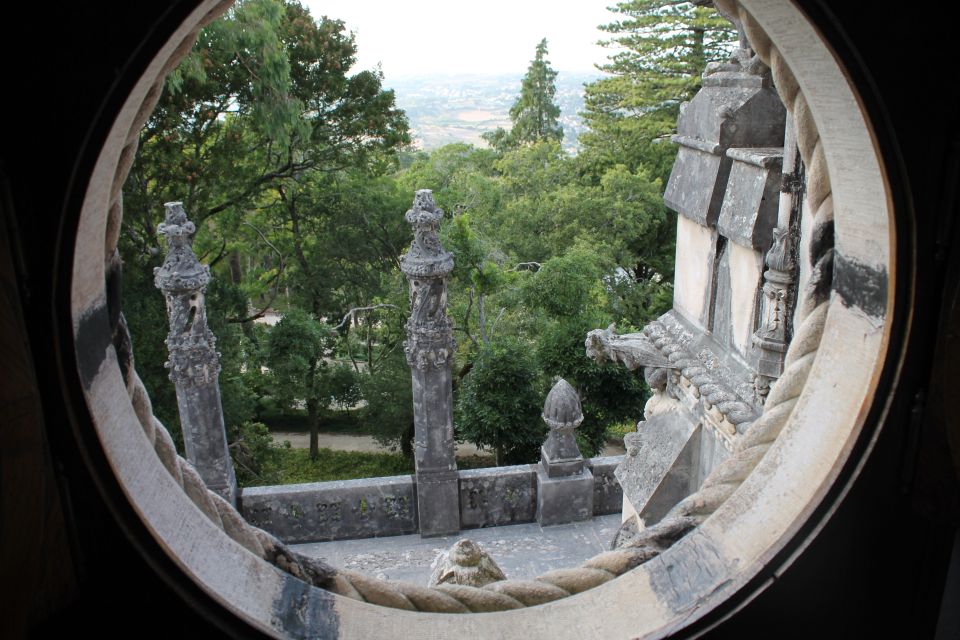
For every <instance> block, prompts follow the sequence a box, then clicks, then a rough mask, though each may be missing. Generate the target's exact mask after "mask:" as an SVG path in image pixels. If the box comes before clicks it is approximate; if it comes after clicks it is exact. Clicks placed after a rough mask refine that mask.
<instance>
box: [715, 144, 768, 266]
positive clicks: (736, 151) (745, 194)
mask: <svg viewBox="0 0 960 640" xmlns="http://www.w3.org/2000/svg"><path fill="white" fill-rule="evenodd" d="M727 157H728V158H730V159H732V160H733V164H732V166H731V167H730V176H729V178H728V180H727V188H726V192H725V193H724V196H723V204H722V205H721V207H720V217H719V218H718V220H717V230H718V231H719V232H720V233H721V234H723V235H724V236H726V237H727V238H729V239H730V240H731V241H732V242H736V243H737V244H739V245H741V246H744V247H749V248H751V249H754V250H755V251H766V250H767V249H769V248H770V243H771V242H772V241H773V228H774V227H775V226H776V224H777V209H778V206H779V202H780V181H781V178H780V167H781V163H782V161H783V148H782V147H776V148H752V149H745V148H732V149H727Z"/></svg>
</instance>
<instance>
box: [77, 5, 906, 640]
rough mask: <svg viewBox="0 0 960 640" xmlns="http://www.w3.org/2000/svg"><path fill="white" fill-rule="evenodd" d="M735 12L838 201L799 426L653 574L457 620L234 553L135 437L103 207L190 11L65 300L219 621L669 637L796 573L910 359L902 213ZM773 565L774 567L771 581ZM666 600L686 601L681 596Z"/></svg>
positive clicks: (132, 122)
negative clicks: (113, 331) (118, 347)
mask: <svg viewBox="0 0 960 640" xmlns="http://www.w3.org/2000/svg"><path fill="white" fill-rule="evenodd" d="M740 5H741V6H742V7H743V8H745V9H746V11H747V12H748V13H749V14H750V15H752V16H753V18H754V19H755V20H756V21H757V23H758V24H759V25H760V26H761V27H762V29H763V30H764V31H765V33H766V34H767V35H768V36H769V37H770V39H771V40H772V41H773V43H775V45H776V47H777V48H778V50H779V51H780V52H781V53H782V56H783V59H784V61H785V63H786V64H787V65H788V66H789V68H790V69H791V71H792V72H793V74H794V75H795V76H796V78H797V81H798V83H799V85H800V88H801V90H802V91H803V93H804V95H805V96H806V98H807V103H808V105H809V109H810V112H811V113H812V115H813V117H814V120H815V122H816V123H817V126H818V128H819V131H820V135H821V138H822V144H823V152H824V156H825V158H826V162H827V166H828V168H829V177H830V183H831V184H832V185H833V189H832V198H833V203H834V207H835V241H836V244H835V247H836V251H837V259H836V260H835V276H834V290H833V293H832V295H831V301H830V306H829V311H828V316H827V320H826V326H825V329H824V333H823V338H822V341H821V343H820V348H819V352H818V356H817V358H816V360H815V362H814V364H813V367H812V369H811V371H810V375H809V377H808V379H807V382H806V385H805V387H804V388H803V391H802V393H801V395H800V397H799V399H798V400H797V404H796V410H795V411H794V412H793V414H792V416H791V418H790V420H789V422H788V423H787V425H786V426H785V428H784V429H783V431H782V432H781V434H780V436H779V437H778V438H777V440H776V441H775V443H774V444H773V445H772V446H771V448H770V450H769V451H768V453H767V454H766V456H765V457H764V458H763V459H762V461H761V462H760V463H759V464H758V465H757V467H756V468H755V469H754V471H753V472H752V473H751V474H750V475H749V476H748V477H747V479H746V480H745V481H744V482H743V484H742V485H741V486H740V488H739V489H738V490H737V491H736V493H734V494H733V495H732V497H731V498H729V499H728V500H727V501H726V502H725V503H724V504H723V505H722V506H720V507H719V508H718V509H717V511H716V512H715V513H714V514H713V515H712V516H711V517H710V518H708V519H707V520H706V521H705V522H704V523H703V524H702V525H701V526H700V527H698V528H697V529H696V530H695V531H694V532H693V533H691V534H689V535H688V536H686V537H685V538H683V539H682V540H680V541H679V542H678V543H676V544H675V545H674V546H673V547H671V548H670V549H669V550H667V551H665V552H664V553H663V554H662V555H660V556H659V557H657V558H655V559H654V560H651V561H650V562H648V563H646V564H643V565H641V566H640V567H638V568H636V569H634V570H633V571H631V572H629V573H627V574H625V575H623V576H621V577H620V578H617V579H615V580H613V581H611V582H608V583H606V584H604V585H602V586H599V587H596V588H593V589H590V590H587V591H585V592H583V593H581V594H579V595H575V596H572V597H569V598H565V599H562V600H559V601H556V602H553V603H550V604H546V605H541V606H536V607H530V608H526V609H522V610H515V611H509V612H503V613H489V614H461V615H451V614H424V613H411V612H407V611H401V610H397V609H389V608H385V607H380V606H375V605H371V604H366V603H362V602H358V601H354V600H350V599H347V598H343V597H340V596H336V595H333V594H331V593H330V592H327V591H324V590H322V589H318V588H315V587H310V586H308V585H306V584H305V583H303V582H301V581H299V580H297V579H295V578H293V577H292V576H290V575H288V574H285V573H283V572H281V571H279V570H278V569H276V568H275V567H273V566H272V565H270V564H267V563H266V562H265V561H263V560H261V559H259V558H257V557H256V556H254V555H253V554H251V553H249V552H248V551H246V550H245V549H244V548H243V547H241V546H240V545H239V544H238V543H236V542H234V541H233V540H231V539H230V538H228V537H227V536H226V535H225V534H224V533H223V532H222V531H221V530H219V529H218V528H216V527H215V526H214V525H213V524H212V523H211V522H210V521H209V520H208V519H207V518H206V517H205V516H204V515H203V513H201V511H200V510H199V509H198V508H197V507H196V506H194V504H193V503H192V502H191V501H190V500H189V499H188V497H187V496H186V495H185V494H184V493H183V491H182V490H181V489H180V488H179V486H178V485H177V484H176V482H175V481H174V480H173V479H172V478H171V477H170V475H169V473H168V472H167V471H166V469H165V468H164V467H163V465H162V464H161V462H160V460H159V459H158V457H157V455H156V454H155V452H154V450H153V448H152V446H151V445H150V443H149V442H148V441H147V439H146V437H145V436H144V433H143V431H142V430H141V429H140V428H139V427H138V426H137V416H136V415H135V413H134V409H133V406H132V405H131V402H130V400H129V398H128V394H127V390H126V388H125V386H124V383H123V379H122V377H121V373H120V367H119V363H118V358H117V354H116V352H115V350H114V348H113V347H112V346H111V345H110V338H109V318H108V316H109V314H108V312H107V292H106V288H105V284H104V283H105V281H106V277H107V271H106V263H105V260H104V255H105V249H106V247H107V246H109V243H110V240H109V237H110V236H111V234H116V233H118V229H116V228H115V227H116V221H117V217H116V215H115V214H112V212H111V207H112V206H113V205H114V204H115V202H116V197H117V194H118V192H119V187H120V185H119V184H118V183H117V176H118V175H125V172H126V170H127V169H128V168H129V164H130V162H131V161H132V155H131V153H130V147H129V144H128V142H129V140H130V135H131V131H134V130H136V129H138V128H139V125H140V124H141V123H142V122H143V121H144V120H145V119H146V117H147V116H146V115H145V113H146V114H149V111H150V109H151V108H152V104H154V100H155V97H156V91H157V86H158V83H159V84H160V86H162V79H163V77H164V76H165V74H166V73H167V72H168V71H169V68H170V67H171V66H172V63H175V62H176V60H178V59H179V56H182V55H183V54H184V53H185V51H186V49H189V42H191V41H192V39H191V35H190V34H191V33H192V32H195V31H196V29H197V28H198V27H199V25H201V24H202V22H203V21H204V20H205V19H207V18H208V17H209V16H210V15H211V14H215V13H218V12H220V11H222V10H223V3H222V2H220V1H219V0H204V1H202V2H200V3H199V4H198V5H197V7H196V8H195V10H194V11H193V12H191V13H190V14H189V16H188V17H187V18H186V19H185V20H184V22H183V23H182V24H181V25H180V26H179V28H177V29H176V30H175V31H174V32H173V33H171V34H170V35H169V38H168V39H167V41H166V43H165V44H164V45H163V46H162V47H160V48H159V50H157V51H156V52H155V55H154V57H153V59H152V61H151V62H150V64H149V65H148V66H147V67H146V69H145V71H144V72H143V73H142V75H141V76H140V79H139V80H138V81H137V82H136V84H135V85H134V86H133V88H132V90H131V91H130V93H129V95H128V96H127V98H126V101H125V102H124V104H123V106H122V107H121V108H120V109H119V111H118V112H117V113H116V114H115V119H114V123H113V126H112V128H111V130H110V134H109V136H108V138H107V140H106V142H105V144H104V145H103V147H102V149H101V150H100V153H99V156H98V159H97V161H96V164H95V165H94V167H93V169H92V173H91V174H90V176H89V182H88V185H87V189H86V195H85V197H84V200H83V204H82V209H81V213H80V222H79V228H78V232H77V236H76V241H75V244H74V247H73V279H72V282H71V284H70V287H71V314H72V319H73V328H74V332H73V338H74V344H73V345H72V348H73V350H74V354H75V358H76V362H77V368H78V370H79V373H80V379H81V381H82V382H83V385H84V386H83V393H84V397H85V400H86V403H87V408H88V410H89V413H90V417H91V418H92V422H93V424H94V426H95V429H96V433H97V437H98V439H99V442H100V445H101V447H102V449H103V452H104V454H105V457H106V459H107V460H108V462H109V465H110V467H111V469H112V472H113V475H114V477H115V480H112V481H113V482H116V483H118V484H119V485H120V487H121V489H122V491H123V492H124V494H125V496H126V499H127V500H128V501H129V503H130V505H131V506H132V507H133V509H134V510H135V511H136V513H137V514H138V516H139V518H140V520H141V522H142V526H143V527H144V528H145V529H146V530H147V531H148V532H149V535H151V536H152V537H153V538H154V539H155V540H156V542H157V543H158V544H159V545H160V546H161V547H162V548H163V549H164V550H165V551H166V553H167V554H168V555H169V557H170V558H172V559H173V561H174V562H175V564H176V566H177V567H179V570H180V571H182V572H183V574H184V575H186V576H187V577H188V578H189V579H190V580H192V581H193V582H195V583H196V584H197V585H199V586H200V587H202V589H203V590H204V591H205V592H206V593H208V594H209V595H210V596H211V597H212V598H214V600H215V601H217V602H219V603H220V605H222V606H223V607H224V608H225V609H226V610H227V611H229V612H231V613H232V614H233V615H235V616H236V617H238V618H239V619H241V620H243V621H245V622H246V623H248V624H250V625H252V626H253V627H255V628H257V629H259V630H261V631H263V632H266V633H269V634H271V635H275V636H281V637H304V636H311V637H317V636H318V637H324V638H369V637H379V636H381V635H382V634H383V633H384V631H385V630H387V629H389V630H390V631H391V632H392V633H391V635H393V637H410V638H415V637H457V636H462V637H470V636H472V635H474V634H476V632H477V629H478V625H482V626H480V627H479V628H482V629H483V631H484V634H485V635H489V636H495V637H500V638H524V639H527V638H532V637H551V638H557V639H559V638H584V637H597V636H599V635H601V634H602V635H606V636H609V637H628V636H629V637H638V636H641V637H663V636H665V635H667V634H670V633H674V632H677V631H679V630H682V629H684V628H686V627H687V626H689V625H691V624H693V623H695V622H696V621H698V620H700V619H701V618H703V617H704V616H706V615H707V614H708V613H710V612H711V611H713V610H714V609H715V608H717V607H719V606H720V605H722V604H723V603H725V602H726V601H727V600H728V599H730V598H735V599H736V601H738V602H741V603H742V602H745V601H746V600H747V599H749V596H750V594H751V593H755V592H756V591H757V590H759V589H761V588H762V586H763V585H762V584H758V581H759V582H761V583H762V582H763V577H764V576H765V575H769V574H770V572H771V571H773V572H777V571H780V570H782V569H783V568H784V567H785V566H787V565H788V564H789V562H790V560H791V558H792V557H794V556H795V555H796V554H798V553H799V552H800V551H801V550H802V549H803V548H804V547H805V546H806V545H807V544H808V543H809V542H810V541H811V540H812V539H813V537H814V536H815V535H816V531H817V529H818V527H819V525H820V523H822V522H823V521H824V520H825V519H826V518H827V517H829V514H830V512H831V509H832V505H833V504H834V503H835V502H836V499H837V497H838V496H840V495H842V494H843V492H844V491H845V488H846V487H847V486H849V484H850V483H851V482H852V481H853V479H854V478H855V477H856V474H857V472H858V469H859V466H860V464H861V462H862V460H863V459H865V457H866V455H868V454H869V451H870V449H871V446H872V443H873V442H874V440H875V439H876V436H877V434H878V433H879V428H880V426H879V425H880V424H881V420H882V414H883V411H884V406H883V405H884V403H885V397H886V396H885V394H886V391H887V390H888V389H889V388H892V387H891V385H892V383H893V379H894V377H895V375H896V371H897V366H898V362H899V359H900V357H901V356H902V348H897V347H894V346H892V345H894V344H896V343H895V342H892V340H891V335H892V331H893V328H894V327H897V326H901V325H902V324H903V323H904V322H905V321H906V320H905V319H904V318H902V317H894V310H895V306H894V302H895V299H894V297H895V293H896V286H897V278H901V279H902V278H905V277H908V276H909V273H908V271H907V270H908V269H909V268H910V265H902V268H901V266H900V265H897V264H896V263H895V255H896V246H897V237H896V227H895V224H894V210H893V205H892V195H891V189H890V186H889V184H888V181H887V179H886V171H885V168H884V164H883V160H882V157H881V152H880V149H879V148H878V146H877V144H876V141H875V137H874V134H873V133H872V128H871V125H870V122H869V118H868V116H867V114H866V112H865V110H864V109H863V108H862V106H861V101H860V98H859V97H858V93H857V91H856V89H855V88H854V86H853V84H852V83H851V81H850V80H849V79H848V77H847V76H846V74H845V72H844V71H843V70H842V68H841V65H840V63H839V61H838V60H837V59H836V58H835V56H834V55H833V53H832V52H831V48H830V46H829V44H828V43H826V42H825V41H824V40H823V39H822V37H821V36H820V35H819V33H818V32H817V30H816V28H815V27H813V26H812V25H811V23H810V22H809V21H808V20H807V19H806V18H805V17H804V16H803V15H802V14H801V12H800V11H799V10H798V9H797V8H796V7H795V6H793V5H792V4H790V3H789V2H785V1H777V0H740ZM185 44H186V48H185ZM120 183H121V184H122V180H121V181H120ZM111 225H112V226H111ZM105 230H106V231H105ZM114 237H115V235H114ZM888 274H889V275H888ZM904 274H906V275H904ZM864 278H867V279H866V280H865V279H864ZM865 282H867V283H869V284H871V285H872V287H865V286H864V283H865ZM91 350H92V352H93V353H94V357H92V358H91V357H90V355H89V354H90V353H91ZM104 352H105V353H106V356H105V358H104V357H102V355H103V353H104ZM84 363H87V364H90V363H93V365H94V366H93V369H92V370H91V369H90V367H88V368H87V369H86V370H83V367H84V366H85V364H84ZM881 383H882V384H883V387H882V388H881ZM865 427H867V428H865ZM852 454H854V455H852ZM772 562H775V563H776V566H775V567H772V568H771V567H768V565H770V564H771V563H772ZM676 584H682V585H685V587H684V588H683V589H680V590H678V589H677V588H675V587H674V585H676Z"/></svg>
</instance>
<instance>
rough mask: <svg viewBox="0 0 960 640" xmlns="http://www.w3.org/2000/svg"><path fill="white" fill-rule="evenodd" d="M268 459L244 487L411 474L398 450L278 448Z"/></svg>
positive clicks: (470, 462)
mask: <svg viewBox="0 0 960 640" xmlns="http://www.w3.org/2000/svg"><path fill="white" fill-rule="evenodd" d="M271 458H272V459H270V460H268V461H266V462H265V464H264V465H263V469H262V473H261V474H260V478H261V479H260V480H255V481H253V482H251V483H249V484H247V486H251V487H253V486H262V485H272V484H296V483H300V482H326V481H328V480H352V479H354V478H376V477H380V476H397V475H404V474H409V473H413V461H411V460H407V459H406V458H404V457H403V455H401V454H399V453H362V452H359V451H332V450H330V449H320V453H319V455H318V456H317V459H316V460H311V459H310V451H309V450H308V449H292V448H290V449H288V448H278V449H277V450H276V454H275V455H274V456H272V457H271ZM457 466H458V467H459V468H460V469H477V468H482V467H491V466H493V456H476V455H475V456H468V457H465V458H458V459H457Z"/></svg>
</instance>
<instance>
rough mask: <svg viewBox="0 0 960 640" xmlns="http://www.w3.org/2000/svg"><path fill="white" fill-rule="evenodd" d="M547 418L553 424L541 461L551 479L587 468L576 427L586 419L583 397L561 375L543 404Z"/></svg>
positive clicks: (544, 445) (543, 447) (544, 444)
mask: <svg viewBox="0 0 960 640" xmlns="http://www.w3.org/2000/svg"><path fill="white" fill-rule="evenodd" d="M541 415H542V417H543V421H544V422H546V423H547V426H548V427H550V435H548V436H547V441H546V442H544V443H543V446H542V447H540V464H541V465H542V466H543V469H544V471H546V472H547V475H548V476H549V477H551V478H555V477H560V476H571V475H576V474H579V473H581V472H582V471H583V455H581V453H580V447H578V446H577V439H576V437H575V436H574V430H576V428H577V427H579V426H580V424H581V423H582V422H583V410H582V408H581V406H580V396H578V395H577V391H576V390H575V389H574V388H573V387H572V386H570V383H569V382H567V381H566V380H564V379H563V378H560V379H559V380H557V383H556V384H554V385H553V388H552V389H551V390H550V393H548V394H547V399H546V401H545V402H544V404H543V413H542V414H541Z"/></svg>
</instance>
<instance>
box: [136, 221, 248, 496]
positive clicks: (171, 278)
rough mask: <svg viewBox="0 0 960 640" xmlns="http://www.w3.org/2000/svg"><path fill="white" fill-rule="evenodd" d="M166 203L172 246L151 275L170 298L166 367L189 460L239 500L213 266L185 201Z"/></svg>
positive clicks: (165, 227)
mask: <svg viewBox="0 0 960 640" xmlns="http://www.w3.org/2000/svg"><path fill="white" fill-rule="evenodd" d="M164 207H165V208H166V215H165V218H164V222H163V223H162V224H161V225H160V226H159V227H157V231H158V232H159V233H160V234H162V235H164V236H166V238H167V243H168V246H169V250H168V252H167V258H166V260H164V261H163V266H161V267H157V268H156V269H154V271H153V276H154V284H156V286H157V288H158V289H160V290H161V291H162V292H163V294H164V296H165V297H166V299H167V320H168V321H169V323H170V333H168V334H167V350H168V351H169V352H170V359H169V360H168V361H167V363H166V367H167V368H168V369H170V380H171V381H172V382H173V383H174V385H175V386H176V389H177V405H178V408H179V410H180V424H181V426H182V428H183V444H184V448H185V449H186V454H187V460H188V461H189V462H190V463H191V464H192V465H193V466H194V467H195V468H196V469H197V471H198V472H199V473H200V477H202V478H203V481H204V482H205V483H206V485H207V487H209V488H210V489H212V490H213V491H216V492H217V493H218V494H220V495H221V496H223V497H224V498H225V499H226V500H228V501H229V502H230V503H231V504H233V505H234V506H236V503H237V479H236V476H235V475H234V471H233V461H232V460H231V459H230V452H229V450H228V449H227V434H226V429H225V427H224V423H223V406H222V405H221V402H220V385H219V384H218V378H219V374H220V360H219V356H218V354H217V352H216V351H215V350H214V345H215V344H216V338H215V337H214V336H213V333H212V332H211V331H210V328H209V327H208V326H207V311H206V306H205V304H204V300H203V295H204V291H205V290H206V287H207V283H208V282H210V267H207V266H206V265H202V264H200V261H199V260H197V256H196V255H195V254H194V253H193V235H194V233H195V232H196V227H195V226H194V224H193V223H192V222H191V221H190V220H188V219H187V214H186V212H184V210H183V206H182V204H181V203H179V202H168V203H166V204H165V205H164Z"/></svg>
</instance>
